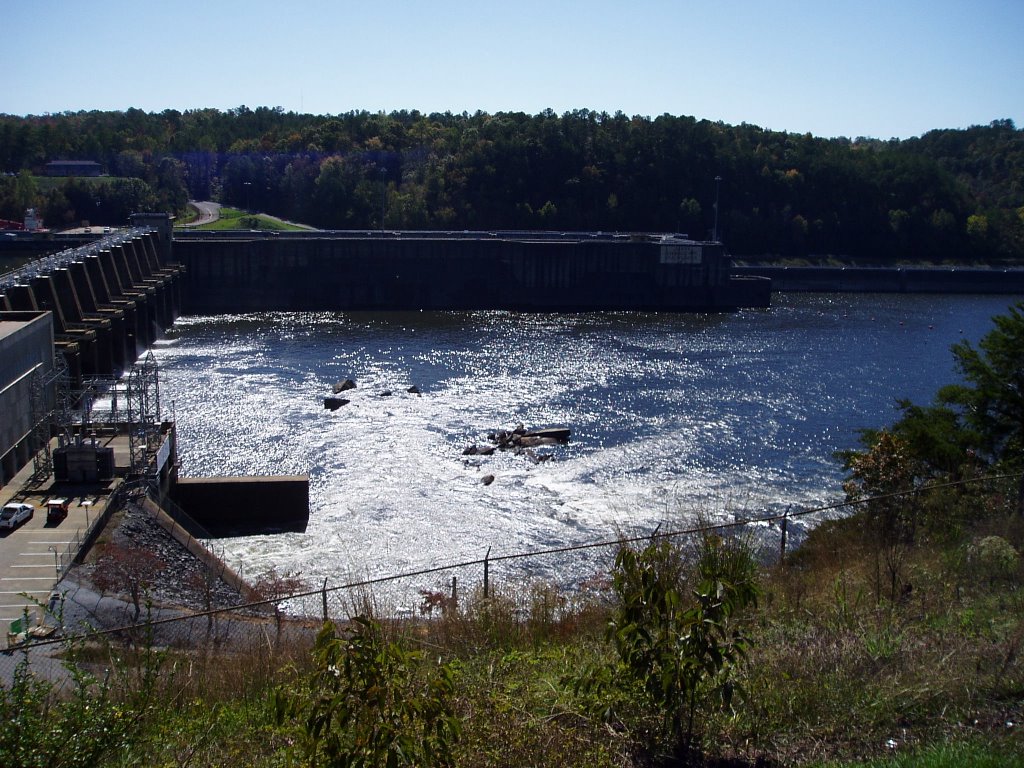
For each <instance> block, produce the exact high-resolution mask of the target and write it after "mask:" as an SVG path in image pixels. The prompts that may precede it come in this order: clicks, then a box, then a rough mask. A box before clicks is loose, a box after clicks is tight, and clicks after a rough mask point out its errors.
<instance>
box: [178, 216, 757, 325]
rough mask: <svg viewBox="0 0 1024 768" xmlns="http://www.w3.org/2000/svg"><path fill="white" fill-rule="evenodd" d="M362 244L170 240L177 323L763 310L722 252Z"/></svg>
mask: <svg viewBox="0 0 1024 768" xmlns="http://www.w3.org/2000/svg"><path fill="white" fill-rule="evenodd" d="M375 234H376V233H365V235H364V236H354V235H351V234H349V235H347V236H339V235H337V234H331V233H316V234H315V235H312V236H310V235H305V236H287V235H285V234H281V235H275V236H261V235H258V234H257V235H255V236H248V237H244V236H243V237H239V236H237V235H236V236H234V237H224V236H220V237H211V236H205V237H204V236H198V235H193V236H187V237H176V239H175V242H174V256H175V258H176V259H177V260H178V261H180V262H181V263H182V264H184V265H185V267H186V272H185V274H186V275H187V289H186V290H185V291H184V297H185V306H184V308H183V310H184V312H186V313H189V314H215V313H221V312H253V311H265V310H279V311H332V310H333V311H346V310H477V309H503V310H518V311H564V312H582V311H599V310H650V311H695V310H730V309H735V308H737V307H741V306H767V305H768V303H769V298H770V285H769V281H767V280H764V279H760V278H752V279H737V278H734V277H732V276H731V275H730V274H729V260H728V258H727V257H725V255H724V254H723V252H722V246H721V244H718V243H698V242H694V241H688V240H686V241H684V240H677V239H674V238H671V239H665V238H653V237H650V238H642V239H640V238H612V237H610V236H606V237H598V236H573V237H566V238H564V239H563V238H558V237H547V238H544V237H542V236H540V235H536V236H531V235H529V234H525V235H523V236H519V237H506V236H498V235H491V236H488V235H486V234H479V233H475V234H468V233H467V234H466V235H464V236H460V237H454V236H453V237H445V236H441V235H436V234H435V235H430V236H427V235H420V236H417V235H413V234H408V233H402V234H398V233H388V234H387V235H381V234H376V236H374V235H375Z"/></svg>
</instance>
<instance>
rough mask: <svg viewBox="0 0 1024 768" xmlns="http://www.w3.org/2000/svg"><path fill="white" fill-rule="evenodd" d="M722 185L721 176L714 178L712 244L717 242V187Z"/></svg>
mask: <svg viewBox="0 0 1024 768" xmlns="http://www.w3.org/2000/svg"><path fill="white" fill-rule="evenodd" d="M721 183H722V177H721V176H715V228H714V230H713V232H712V235H711V239H712V240H713V241H714V242H716V243H717V242H718V187H719V185H720V184H721Z"/></svg>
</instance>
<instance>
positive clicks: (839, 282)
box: [733, 266, 1024, 295]
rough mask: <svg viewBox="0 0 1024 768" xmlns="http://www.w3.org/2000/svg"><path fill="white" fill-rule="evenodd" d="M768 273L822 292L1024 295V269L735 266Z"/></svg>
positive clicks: (797, 287)
mask: <svg viewBox="0 0 1024 768" xmlns="http://www.w3.org/2000/svg"><path fill="white" fill-rule="evenodd" d="M733 271H734V272H735V273H736V274H739V275H747V276H752V277H753V276H757V277H765V278H768V279H770V280H771V281H772V290H773V291H782V292H794V293H796V292H812V291H813V292H822V293H965V294H968V293H984V294H1009V295H1014V294H1020V295H1024V269H980V268H978V269H975V268H971V267H896V268H885V267H767V266H765V267H761V266H757V267H755V266H750V267H734V268H733Z"/></svg>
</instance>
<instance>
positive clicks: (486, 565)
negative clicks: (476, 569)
mask: <svg viewBox="0 0 1024 768" xmlns="http://www.w3.org/2000/svg"><path fill="white" fill-rule="evenodd" d="M490 556H491V548H490V547H488V548H487V554H486V555H484V600H486V599H487V598H488V597H490V596H491V595H490V569H491V564H490V562H488V560H489V558H490Z"/></svg>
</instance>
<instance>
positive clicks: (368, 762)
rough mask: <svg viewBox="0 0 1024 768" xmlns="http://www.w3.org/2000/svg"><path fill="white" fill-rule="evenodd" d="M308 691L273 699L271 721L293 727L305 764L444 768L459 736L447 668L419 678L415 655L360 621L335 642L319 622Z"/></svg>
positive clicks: (418, 661) (335, 632)
mask: <svg viewBox="0 0 1024 768" xmlns="http://www.w3.org/2000/svg"><path fill="white" fill-rule="evenodd" d="M313 658H314V662H315V664H316V669H315V671H314V672H313V673H312V675H311V676H310V678H309V679H308V687H305V688H304V689H303V690H299V691H296V692H295V694H294V695H287V694H284V693H281V694H279V695H278V696H277V698H276V706H277V714H278V719H279V722H281V723H283V722H284V721H285V720H286V719H287V718H289V717H290V718H294V719H296V720H298V721H299V723H300V724H301V729H302V734H303V743H302V746H303V748H304V750H305V753H306V756H307V757H308V758H309V761H310V765H313V766H318V765H324V766H332V767H334V766H337V767H339V768H340V767H342V766H344V767H345V768H356V767H357V766H358V767H359V768H363V767H365V768H374V767H375V766H384V765H386V766H389V767H390V766H396V767H397V766H405V765H409V766H434V765H436V766H447V765H451V764H452V755H451V748H452V747H453V746H454V744H455V741H456V739H457V738H458V735H459V730H460V729H459V722H458V719H457V718H456V717H455V715H454V712H453V710H452V698H453V694H454V691H455V683H454V675H453V672H452V669H451V668H450V667H449V666H448V665H447V664H441V665H436V666H433V667H432V668H431V669H432V671H431V672H430V673H429V674H428V673H425V671H424V667H423V665H422V658H423V655H422V653H420V652H418V651H410V650H407V649H406V648H404V647H403V646H402V644H400V643H398V642H392V641H389V640H388V638H386V637H385V635H384V628H383V627H382V626H381V625H380V624H379V623H378V622H376V621H374V620H372V619H369V618H366V617H362V616H359V617H356V618H354V619H352V622H351V625H350V629H349V630H347V631H346V632H345V633H344V634H342V635H339V633H338V630H337V629H336V627H335V626H334V624H333V623H331V622H327V623H325V624H324V626H323V629H321V630H320V634H319V635H318V636H317V639H316V645H315V647H314V649H313Z"/></svg>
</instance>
